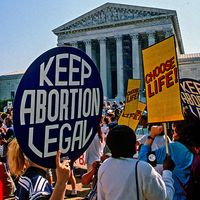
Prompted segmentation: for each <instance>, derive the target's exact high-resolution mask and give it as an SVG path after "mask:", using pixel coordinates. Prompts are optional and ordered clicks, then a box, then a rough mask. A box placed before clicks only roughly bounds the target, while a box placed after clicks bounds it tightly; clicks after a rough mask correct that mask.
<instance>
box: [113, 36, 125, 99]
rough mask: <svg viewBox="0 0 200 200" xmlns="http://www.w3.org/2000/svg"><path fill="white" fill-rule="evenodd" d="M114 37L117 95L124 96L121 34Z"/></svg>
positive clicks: (121, 97)
mask: <svg viewBox="0 0 200 200" xmlns="http://www.w3.org/2000/svg"><path fill="white" fill-rule="evenodd" d="M115 39H116V51H117V52H116V55H117V97H118V98H120V99H123V98H124V77H123V74H124V72H123V48H122V36H117V37H115Z"/></svg>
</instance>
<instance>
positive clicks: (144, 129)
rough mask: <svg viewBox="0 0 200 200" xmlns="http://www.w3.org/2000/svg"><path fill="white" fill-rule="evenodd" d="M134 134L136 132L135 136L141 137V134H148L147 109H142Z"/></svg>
mask: <svg viewBox="0 0 200 200" xmlns="http://www.w3.org/2000/svg"><path fill="white" fill-rule="evenodd" d="M135 134H136V136H137V137H141V136H143V135H148V134H149V129H148V119H147V111H144V112H143V113H142V116H141V118H140V121H139V124H138V127H137V129H136V131H135Z"/></svg>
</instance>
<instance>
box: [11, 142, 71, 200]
mask: <svg viewBox="0 0 200 200" xmlns="http://www.w3.org/2000/svg"><path fill="white" fill-rule="evenodd" d="M60 155H61V151H58V152H57V155H56V176H57V181H56V185H55V187H54V190H53V189H52V186H51V185H50V184H49V183H48V180H47V179H46V177H45V176H46V170H47V169H46V168H44V167H42V166H40V165H37V164H36V163H33V162H32V161H31V160H30V159H28V158H27V157H26V156H25V155H24V154H23V152H22V150H21V148H20V147H19V144H18V143H17V140H16V139H13V140H12V141H11V142H10V144H9V148H8V165H9V168H10V171H11V173H12V174H15V175H18V176H20V177H19V180H18V184H17V190H16V196H15V198H16V199H20V200H28V199H31V200H34V199H50V200H63V199H64V194H65V187H66V182H67V181H68V179H69V174H70V168H69V165H68V164H66V163H61V162H60Z"/></svg>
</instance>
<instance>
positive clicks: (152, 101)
mask: <svg viewBox="0 0 200 200" xmlns="http://www.w3.org/2000/svg"><path fill="white" fill-rule="evenodd" d="M142 56H143V64H144V79H145V88H146V100H147V110H148V122H149V123H154V122H169V121H176V120H183V114H182V107H181V98H180V85H179V75H178V71H179V70H178V64H177V56H176V48H175V40H174V36H172V37H169V38H167V39H165V40H163V41H162V42H160V43H157V44H155V45H153V46H151V47H149V48H147V49H144V50H142Z"/></svg>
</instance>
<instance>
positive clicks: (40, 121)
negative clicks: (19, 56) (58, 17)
mask: <svg viewBox="0 0 200 200" xmlns="http://www.w3.org/2000/svg"><path fill="white" fill-rule="evenodd" d="M102 105H103V89H102V83H101V79H100V75H99V73H98V70H97V68H96V66H95V64H94V63H93V61H92V60H91V59H90V58H89V56H87V55H86V54H85V53H84V52H82V51H81V50H79V49H76V48H72V47H57V48H53V49H50V50H49V51H47V52H45V53H43V54H42V55H41V56H39V57H38V58H37V59H36V60H35V61H34V62H33V63H32V64H31V65H30V67H29V68H28V69H27V71H26V72H25V74H24V76H23V77H22V79H21V82H20V84H19V86H18V89H17V92H16V97H15V101H14V120H13V121H14V129H15V133H16V138H17V140H18V142H19V145H20V147H21V149H22V151H23V152H24V153H25V155H26V156H27V157H28V158H29V159H30V160H31V161H33V162H35V163H36V164H39V165H41V166H44V167H48V168H55V166H56V164H55V156H56V153H57V151H58V149H60V150H61V152H62V155H61V157H62V158H63V157H65V158H68V159H71V160H76V159H77V158H78V157H79V156H80V155H82V154H83V153H84V151H85V150H86V149H87V148H88V146H89V145H90V143H91V141H92V140H93V138H94V136H95V134H96V132H97V127H98V126H99V123H100V119H101V114H102Z"/></svg>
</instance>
